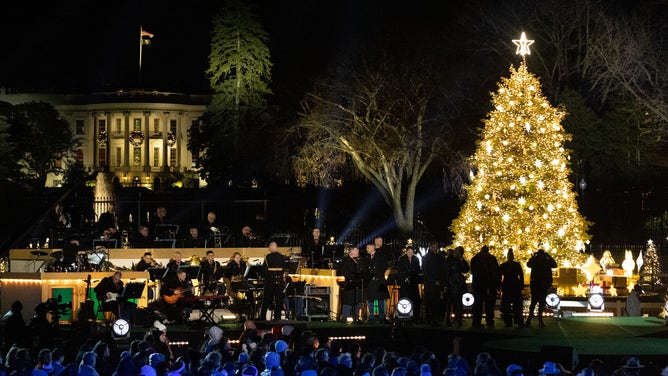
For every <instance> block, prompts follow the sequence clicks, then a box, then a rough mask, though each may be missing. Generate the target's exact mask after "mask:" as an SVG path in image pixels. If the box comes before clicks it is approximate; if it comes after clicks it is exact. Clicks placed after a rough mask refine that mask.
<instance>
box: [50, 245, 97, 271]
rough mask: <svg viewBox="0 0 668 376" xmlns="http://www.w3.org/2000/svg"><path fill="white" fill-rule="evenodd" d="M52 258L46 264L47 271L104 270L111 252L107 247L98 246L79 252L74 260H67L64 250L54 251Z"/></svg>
mask: <svg viewBox="0 0 668 376" xmlns="http://www.w3.org/2000/svg"><path fill="white" fill-rule="evenodd" d="M50 257H51V259H50V260H49V261H48V262H47V265H45V266H44V271H46V272H60V273H67V272H104V271H108V270H105V269H106V268H107V266H106V263H105V261H107V260H108V259H109V252H108V251H107V249H106V248H103V247H102V248H96V249H92V250H88V251H79V252H77V254H76V256H75V258H74V261H73V262H70V263H68V261H71V260H67V261H66V260H65V258H64V255H63V251H62V250H58V251H53V252H51V254H50Z"/></svg>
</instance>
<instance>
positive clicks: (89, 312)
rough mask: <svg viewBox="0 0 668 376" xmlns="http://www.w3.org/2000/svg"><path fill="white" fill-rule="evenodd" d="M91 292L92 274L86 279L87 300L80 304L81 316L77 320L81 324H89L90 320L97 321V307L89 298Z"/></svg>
mask: <svg viewBox="0 0 668 376" xmlns="http://www.w3.org/2000/svg"><path fill="white" fill-rule="evenodd" d="M89 292H90V274H89V275H88V279H86V300H84V301H83V302H81V303H79V315H78V316H77V319H78V320H79V321H80V322H87V321H88V320H95V305H94V303H93V301H92V300H90V297H89Z"/></svg>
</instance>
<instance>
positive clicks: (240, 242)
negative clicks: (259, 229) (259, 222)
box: [236, 226, 262, 247]
mask: <svg viewBox="0 0 668 376" xmlns="http://www.w3.org/2000/svg"><path fill="white" fill-rule="evenodd" d="M261 242H262V240H260V238H259V237H258V236H257V235H255V233H253V229H251V227H250V226H244V227H242V228H241V236H239V237H238V238H237V239H236V244H237V246H238V247H257V246H260V244H261Z"/></svg>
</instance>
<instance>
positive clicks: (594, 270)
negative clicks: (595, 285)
mask: <svg viewBox="0 0 668 376" xmlns="http://www.w3.org/2000/svg"><path fill="white" fill-rule="evenodd" d="M580 270H582V271H583V272H584V274H585V275H586V276H587V280H588V281H592V280H593V279H594V277H596V275H597V274H598V272H600V271H601V266H600V265H599V264H598V263H597V262H596V259H595V258H594V255H589V258H588V259H587V262H585V264H584V265H582V266H581V267H580Z"/></svg>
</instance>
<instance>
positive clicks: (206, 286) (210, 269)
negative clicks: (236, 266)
mask: <svg viewBox="0 0 668 376" xmlns="http://www.w3.org/2000/svg"><path fill="white" fill-rule="evenodd" d="M199 265H200V276H201V281H200V282H201V284H202V287H203V288H202V295H206V294H211V295H224V294H225V285H224V284H223V283H222V282H219V281H220V279H221V278H223V268H222V267H221V266H220V262H218V261H216V260H215V258H214V253H213V250H211V249H209V250H208V251H206V257H205V258H204V259H203V260H202V262H201V263H200V264H199Z"/></svg>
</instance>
